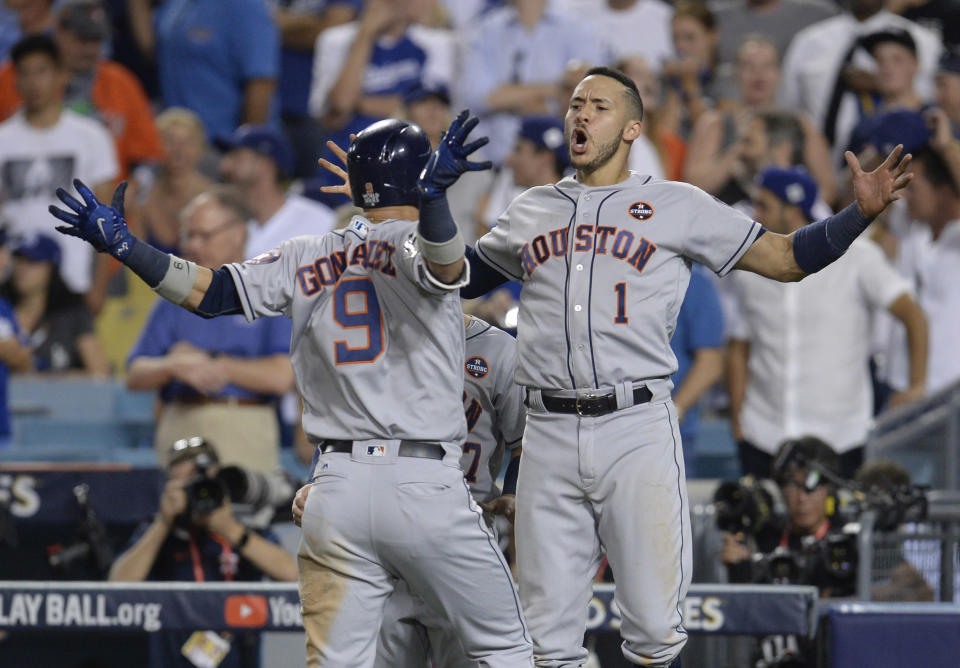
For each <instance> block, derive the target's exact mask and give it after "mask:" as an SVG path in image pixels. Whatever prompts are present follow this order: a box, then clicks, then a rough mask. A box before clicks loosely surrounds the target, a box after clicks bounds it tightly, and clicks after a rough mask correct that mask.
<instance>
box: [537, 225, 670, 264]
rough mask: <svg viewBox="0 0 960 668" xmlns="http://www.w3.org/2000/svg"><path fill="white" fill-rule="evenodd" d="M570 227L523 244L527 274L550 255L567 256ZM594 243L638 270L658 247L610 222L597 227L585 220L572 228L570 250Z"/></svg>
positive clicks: (586, 249) (590, 247)
mask: <svg viewBox="0 0 960 668" xmlns="http://www.w3.org/2000/svg"><path fill="white" fill-rule="evenodd" d="M569 229H570V228H568V227H561V228H558V229H556V230H551V231H550V232H548V233H547V234H541V235H539V236H536V237H534V239H533V241H531V242H529V243H526V244H524V245H523V249H522V250H521V251H520V260H521V262H522V263H523V269H524V271H526V272H527V274H528V275H529V274H533V272H534V270H535V269H536V268H537V267H538V266H539V265H541V264H543V263H544V262H546V261H547V260H549V259H550V258H551V257H559V258H563V257H566V255H567V250H568V249H567V243H568V238H567V237H568V236H569ZM594 244H596V254H597V255H606V254H608V253H609V254H610V255H612V256H613V257H615V258H617V259H620V260H624V261H626V262H627V263H628V264H631V265H633V267H634V268H635V269H636V270H637V271H638V272H641V271H643V268H644V267H645V266H647V262H648V261H649V260H650V257H651V256H652V255H653V254H654V253H655V252H656V250H657V247H656V245H655V244H652V243H650V242H649V241H647V240H646V239H645V238H643V237H640V238H639V239H637V238H636V237H635V236H634V234H633V232H631V231H630V230H627V229H620V228H617V227H615V226H613V225H597V226H596V228H594V226H593V225H588V224H583V225H577V227H576V229H575V232H574V241H573V252H574V253H589V252H591V251H593V250H594Z"/></svg>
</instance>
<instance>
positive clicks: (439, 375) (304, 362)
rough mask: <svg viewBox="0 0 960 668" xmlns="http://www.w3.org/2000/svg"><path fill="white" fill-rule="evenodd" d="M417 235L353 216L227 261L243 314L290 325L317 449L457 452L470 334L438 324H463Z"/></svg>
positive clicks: (406, 224) (462, 432) (452, 293)
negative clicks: (403, 446) (391, 442)
mask: <svg viewBox="0 0 960 668" xmlns="http://www.w3.org/2000/svg"><path fill="white" fill-rule="evenodd" d="M415 230H416V223H413V222H410V221H405V220H389V221H385V222H382V223H379V224H377V225H370V224H369V222H368V221H366V219H364V218H363V217H361V216H356V217H354V218H353V220H352V221H351V222H350V224H349V225H348V227H347V228H346V229H345V230H337V231H333V232H329V233H327V234H324V235H321V236H311V237H295V238H293V239H290V240H288V241H286V242H284V243H283V244H281V245H280V247H279V248H278V249H276V250H273V251H270V252H268V253H264V254H262V255H259V256H257V257H255V258H253V259H250V260H247V261H246V262H242V263H235V264H231V265H228V267H229V269H230V273H231V274H232V275H233V279H234V282H235V283H236V285H237V290H238V292H239V293H240V300H241V303H242V304H243V312H244V315H246V317H247V318H248V319H251V320H252V319H254V318H257V317H259V316H275V315H286V316H289V317H290V318H291V319H292V320H293V332H292V334H291V340H290V357H291V361H292V363H293V370H294V374H295V376H296V380H297V388H298V390H299V391H300V395H301V396H302V397H303V406H304V410H303V428H304V431H306V433H307V436H308V437H309V438H310V440H311V441H312V442H318V441H321V440H324V439H343V440H363V439H371V438H394V439H411V440H424V441H436V442H441V443H445V444H447V447H448V448H449V449H450V452H451V453H453V454H455V455H456V458H457V459H459V458H460V455H461V454H462V452H461V451H460V444H461V443H462V442H463V439H464V437H465V436H466V431H467V430H466V422H465V421H464V419H463V418H462V416H463V407H462V405H461V404H460V403H458V402H457V397H459V396H460V395H461V393H462V391H463V375H462V374H461V373H460V369H461V364H462V361H461V360H462V359H463V345H464V344H463V329H462V326H461V327H460V328H450V327H437V326H435V325H434V324H433V323H435V322H436V321H437V320H441V321H443V320H447V319H449V318H456V319H457V320H459V321H461V323H462V315H461V311H460V300H459V298H458V296H457V293H456V290H450V289H444V288H442V287H440V286H438V285H437V284H435V283H434V282H433V280H432V277H431V276H429V274H428V273H427V271H426V269H425V267H424V261H423V258H422V256H421V255H420V254H419V252H418V251H417V247H416V243H415V240H414V235H415ZM414 406H421V407H423V409H422V410H411V407H414ZM438 415H441V416H445V417H446V418H447V419H442V420H438V419H437V416H438ZM458 418H459V419H458Z"/></svg>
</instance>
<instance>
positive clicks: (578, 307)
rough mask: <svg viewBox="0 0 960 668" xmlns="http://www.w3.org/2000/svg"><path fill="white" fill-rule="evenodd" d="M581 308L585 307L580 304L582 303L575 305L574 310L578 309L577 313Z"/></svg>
mask: <svg viewBox="0 0 960 668" xmlns="http://www.w3.org/2000/svg"><path fill="white" fill-rule="evenodd" d="M581 309H583V307H582V306H580V304H577V305H576V306H574V307H573V310H574V311H576V312H577V313H579V312H580V310H581Z"/></svg>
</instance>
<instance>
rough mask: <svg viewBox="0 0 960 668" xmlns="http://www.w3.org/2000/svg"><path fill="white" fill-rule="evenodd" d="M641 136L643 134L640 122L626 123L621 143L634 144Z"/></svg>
mask: <svg viewBox="0 0 960 668" xmlns="http://www.w3.org/2000/svg"><path fill="white" fill-rule="evenodd" d="M641 134H643V122H642V121H627V124H626V125H625V126H624V128H623V141H625V142H629V143H632V142H635V141H636V140H637V139H639V138H640V135H641Z"/></svg>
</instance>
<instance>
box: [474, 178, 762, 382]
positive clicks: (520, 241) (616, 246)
mask: <svg viewBox="0 0 960 668" xmlns="http://www.w3.org/2000/svg"><path fill="white" fill-rule="evenodd" d="M760 229H761V227H760V224H759V223H755V222H753V221H752V220H750V218H748V217H747V216H745V215H743V214H742V213H740V212H738V211H735V210H734V209H732V208H730V207H728V206H727V205H725V204H723V203H721V202H720V201H719V200H716V199H714V198H713V197H711V196H710V195H708V194H707V193H705V192H703V191H702V190H700V189H699V188H696V187H694V186H691V185H688V184H685V183H677V182H673V181H662V180H659V179H654V178H652V177H649V176H643V175H640V174H636V173H631V176H630V178H629V179H627V180H626V181H624V182H623V183H618V184H615V185H612V186H603V187H595V188H588V187H587V186H584V185H583V184H582V183H579V182H578V181H576V180H574V179H573V178H572V177H567V178H565V179H563V180H561V181H560V182H559V183H557V184H556V185H549V186H541V187H537V188H531V189H530V190H528V191H526V192H525V193H524V194H522V195H520V197H518V198H517V199H515V200H514V201H513V202H512V203H511V204H510V207H509V208H508V209H507V210H506V211H505V212H504V214H503V215H502V216H501V217H500V219H499V220H498V221H497V226H496V227H495V228H493V230H491V231H490V232H489V233H488V234H486V235H484V236H483V237H482V238H481V239H480V240H479V241H478V242H477V246H476V250H477V254H478V255H479V256H480V257H481V258H482V259H483V260H485V261H486V262H487V263H488V264H490V265H491V266H493V267H495V268H497V269H498V270H499V271H500V272H502V273H503V274H504V275H505V276H507V277H510V278H512V279H514V280H518V281H522V282H523V292H522V293H521V295H520V302H521V308H520V321H519V323H518V326H517V331H518V347H519V353H518V355H519V365H518V367H517V382H518V383H519V384H520V385H526V386H530V387H538V388H542V389H576V388H597V387H604V386H607V387H609V386H612V385H616V384H617V383H620V382H623V381H633V380H638V379H643V378H659V377H663V376H669V375H670V374H672V373H673V372H674V371H676V370H677V360H676V357H675V356H674V354H673V351H672V350H671V349H670V338H671V337H672V336H673V330H674V327H675V326H676V322H677V314H678V313H679V312H680V305H681V303H682V302H683V296H684V294H685V293H686V289H687V284H688V283H689V280H690V260H695V261H697V262H699V263H701V264H704V265H706V266H708V267H710V268H711V269H713V270H714V271H715V272H717V273H718V274H720V275H724V274H726V273H727V272H728V271H730V269H732V268H733V265H735V264H736V263H737V260H739V259H740V257H741V256H742V255H743V254H744V253H745V252H746V251H747V249H749V248H750V245H751V244H752V243H753V241H754V239H756V237H757V235H758V234H759V233H760ZM628 351H629V354H626V353H627V352H628Z"/></svg>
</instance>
